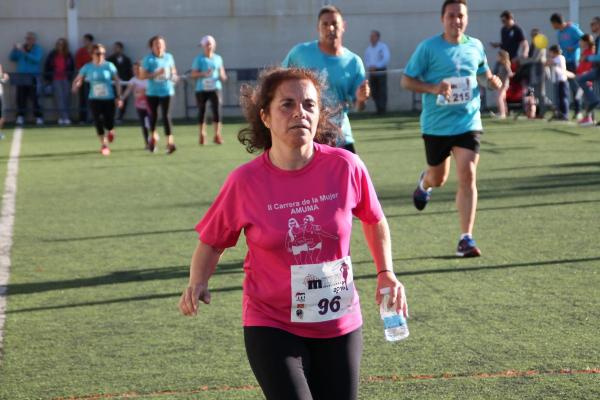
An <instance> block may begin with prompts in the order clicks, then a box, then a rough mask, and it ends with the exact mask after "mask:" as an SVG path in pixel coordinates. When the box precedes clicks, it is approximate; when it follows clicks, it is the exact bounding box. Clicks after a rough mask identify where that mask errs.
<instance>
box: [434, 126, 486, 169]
mask: <svg viewBox="0 0 600 400" xmlns="http://www.w3.org/2000/svg"><path fill="white" fill-rule="evenodd" d="M482 134H483V132H481V131H469V132H466V133H461V134H459V135H452V136H437V135H428V134H426V133H424V134H423V140H424V141H425V155H426V157H427V164H428V165H430V166H432V167H435V166H436V165H440V164H441V163H443V162H444V161H445V160H446V158H448V157H449V156H450V153H451V152H452V148H453V147H462V148H464V149H469V150H472V151H474V152H475V153H478V154H479V147H480V145H481V143H480V141H481V139H480V137H481V135H482Z"/></svg>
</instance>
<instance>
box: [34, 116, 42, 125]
mask: <svg viewBox="0 0 600 400" xmlns="http://www.w3.org/2000/svg"><path fill="white" fill-rule="evenodd" d="M35 124H36V125H38V126H41V125H44V120H43V119H41V118H40V117H37V118H36V119H35Z"/></svg>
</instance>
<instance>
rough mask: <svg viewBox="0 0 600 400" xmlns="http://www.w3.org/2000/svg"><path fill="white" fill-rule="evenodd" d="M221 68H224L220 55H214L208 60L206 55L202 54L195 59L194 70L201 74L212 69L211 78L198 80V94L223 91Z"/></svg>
mask: <svg viewBox="0 0 600 400" xmlns="http://www.w3.org/2000/svg"><path fill="white" fill-rule="evenodd" d="M221 67H223V59H222V58H221V56H220V55H218V54H213V55H212V57H210V58H208V57H206V56H205V55H204V54H200V55H199V56H198V57H196V58H195V59H194V62H193V63H192V69H193V70H196V71H200V72H206V71H208V70H209V69H212V74H211V75H210V76H207V77H204V78H199V79H197V80H196V92H208V91H213V90H221V89H223V84H222V83H221V74H220V71H221Z"/></svg>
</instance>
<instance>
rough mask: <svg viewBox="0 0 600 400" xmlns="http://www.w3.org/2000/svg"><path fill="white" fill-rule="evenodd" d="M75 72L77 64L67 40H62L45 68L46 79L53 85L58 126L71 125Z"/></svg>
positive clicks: (50, 55) (48, 59) (47, 60)
mask: <svg viewBox="0 0 600 400" xmlns="http://www.w3.org/2000/svg"><path fill="white" fill-rule="evenodd" d="M74 72H75V62H74V61H73V56H71V52H70V51H69V43H68V42H67V39H65V38H60V39H58V40H57V41H56V45H55V47H54V50H52V51H51V52H50V54H48V57H47V58H46V63H45V66H44V79H45V80H46V81H47V82H51V83H52V91H53V93H54V100H55V101H56V109H57V110H58V124H59V125H70V124H71V120H70V118H69V108H70V106H71V94H70V93H71V90H70V89H71V88H70V80H71V79H72V78H73V73H74Z"/></svg>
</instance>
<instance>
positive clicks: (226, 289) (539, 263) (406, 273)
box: [6, 256, 600, 314]
mask: <svg viewBox="0 0 600 400" xmlns="http://www.w3.org/2000/svg"><path fill="white" fill-rule="evenodd" d="M429 258H449V257H446V256H442V257H429ZM453 258H455V257H453ZM598 260H600V257H588V258H572V259H566V260H549V261H537V262H528V263H527V262H524V263H514V264H497V265H482V266H473V267H464V268H461V267H458V268H437V269H426V270H416V271H403V272H399V273H398V275H399V276H412V275H431V274H445V273H456V272H476V271H491V270H500V269H510V268H528V267H536V266H547V265H550V266H552V265H562V264H577V263H587V262H592V261H598ZM357 264H358V263H357ZM240 266H241V263H232V264H227V265H226V268H230V269H231V268H237V267H240ZM175 268H182V267H175ZM221 268H222V267H221ZM180 273H181V272H180ZM185 276H187V271H186V273H185ZM376 277H377V274H364V275H357V276H355V277H354V278H355V279H356V280H361V279H375V278H376ZM113 283H120V282H113ZM241 290H242V287H241V286H227V287H223V288H215V289H211V292H213V293H220V292H234V291H241ZM10 291H12V289H9V293H10ZM180 295H181V292H175V293H162V294H150V295H144V296H134V297H124V298H118V299H108V300H99V301H86V302H80V303H70V304H61V305H53V306H44V307H30V308H21V309H16V310H8V311H7V312H6V313H7V314H18V313H25V312H34V311H47V310H60V309H65V308H73V307H90V306H103V305H110V304H119V303H129V302H135V301H148V300H159V299H167V298H177V297H179V296H180Z"/></svg>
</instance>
